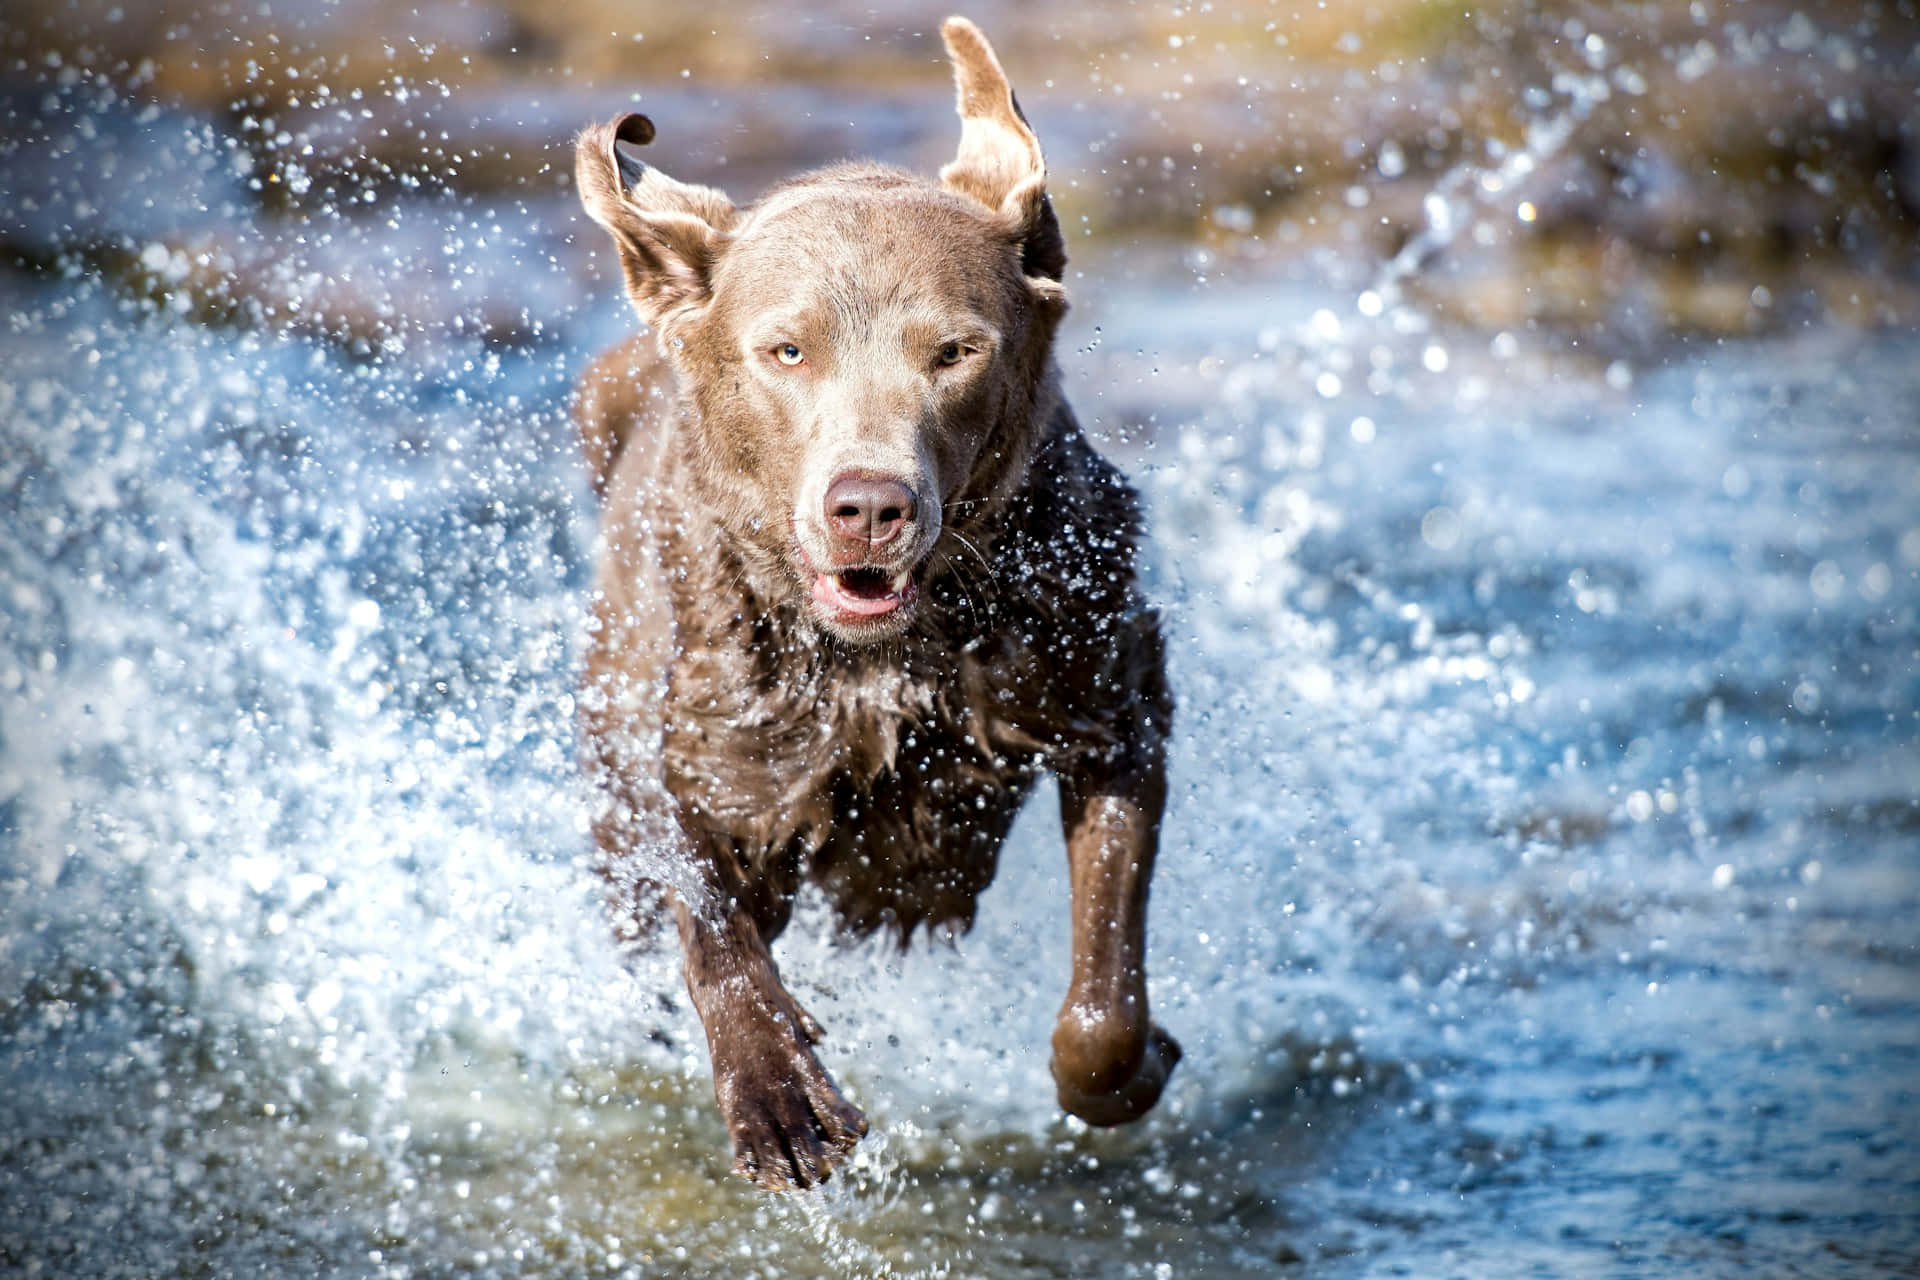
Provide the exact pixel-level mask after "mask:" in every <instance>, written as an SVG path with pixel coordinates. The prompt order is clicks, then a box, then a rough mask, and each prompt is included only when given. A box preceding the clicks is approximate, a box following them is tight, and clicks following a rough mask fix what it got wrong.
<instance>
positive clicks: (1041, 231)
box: [940, 17, 1067, 280]
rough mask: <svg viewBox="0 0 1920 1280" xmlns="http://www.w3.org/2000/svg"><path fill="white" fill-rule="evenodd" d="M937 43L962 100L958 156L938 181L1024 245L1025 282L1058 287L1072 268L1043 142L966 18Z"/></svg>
mask: <svg viewBox="0 0 1920 1280" xmlns="http://www.w3.org/2000/svg"><path fill="white" fill-rule="evenodd" d="M940 35H941V37H942V38H944V39H945V40H946V42H947V56H948V57H949V58H951V59H952V60H953V80H954V85H955V86H956V87H957V88H958V90H959V99H960V101H959V111H960V152H959V154H958V155H956V156H955V157H954V158H953V162H952V163H951V164H949V165H947V166H946V167H945V168H943V169H941V170H940V181H941V183H942V184H944V185H945V186H946V187H947V189H948V190H950V191H957V192H959V193H960V194H962V195H966V196H971V197H972V198H973V199H975V200H978V201H979V202H980V203H981V204H984V205H986V206H987V208H989V209H992V210H993V211H995V212H996V213H998V214H1000V215H1001V216H1002V217H1003V218H1005V219H1006V220H1007V222H1008V224H1009V229H1010V231H1011V232H1012V234H1014V235H1015V236H1016V237H1017V238H1018V239H1019V240H1020V242H1021V246H1022V248H1021V262H1022V266H1023V269H1024V270H1025V271H1026V273H1027V274H1028V275H1030V276H1041V277H1044V278H1046V279H1048V280H1058V279H1060V276H1061V274H1062V273H1063V272H1064V271H1065V270H1066V267H1067V245H1066V240H1065V239H1064V238H1063V237H1062V236H1061V234H1060V220H1059V219H1058V218H1056V217H1055V216H1054V213H1053V201H1051V200H1049V199H1048V198H1047V166H1046V162H1045V161H1044V160H1042V159H1041V157H1040V140H1039V139H1038V138H1036V137H1034V136H1033V130H1032V129H1030V128H1028V127H1027V118H1026V117H1025V116H1024V115H1022V114H1020V104H1019V102H1017V101H1016V100H1015V99H1014V96H1013V86H1012V85H1010V84H1008V83H1007V73H1006V72H1005V71H1002V70H1001V69H1000V59H998V58H996V57H994V55H993V46H992V45H990V44H988V43H987V38H986V37H985V36H983V35H981V34H980V28H978V27H976V26H974V25H973V24H972V23H971V22H969V21H967V20H966V19H965V18H957V17H956V18H948V19H947V20H946V22H944V23H943V24H941V27H940Z"/></svg>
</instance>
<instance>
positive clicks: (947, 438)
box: [576, 18, 1180, 1188]
mask: <svg viewBox="0 0 1920 1280" xmlns="http://www.w3.org/2000/svg"><path fill="white" fill-rule="evenodd" d="M943 34H944V35H945V37H946V44H947V51H948V53H949V55H950V56H951V57H952V59H953V63H954V69H955V75H956V79H957V82H958V85H959V111H960V118H961V125H962V128H961V139H960V150H959V155H958V156H957V157H956V158H955V160H954V161H953V162H952V163H951V164H949V165H947V166H946V167H945V168H944V169H942V170H941V171H940V181H939V182H938V183H937V184H935V183H931V182H927V181H925V180H924V179H921V178H918V177H915V176H913V175H910V174H907V173H902V172H899V171H897V170H893V169H888V168H882V167H880V166H877V165H871V164H858V165H841V166H837V167H834V168H829V169H825V170H822V171H820V172H817V173H812V174H808V175H806V176H804V177H802V178H799V179H797V180H795V181H792V182H790V183H787V184H786V185H783V186H781V187H778V188H776V189H775V190H774V191H772V192H771V193H769V194H768V195H767V196H766V197H765V198H764V199H763V200H762V201H761V202H760V203H759V204H758V205H756V206H754V207H752V208H749V209H736V208H735V207H734V206H733V205H732V204H731V203H730V202H729V201H728V200H727V198H726V196H724V195H722V194H721V193H720V192H718V191H715V190H712V189H710V188H706V187H698V186H690V185H687V184H684V183H680V182H676V181H674V180H673V179H671V178H669V177H666V176H665V175H664V174H661V173H660V172H658V171H657V170H654V169H652V168H649V167H647V166H644V165H642V164H640V163H639V162H637V161H636V160H634V159H632V158H631V157H630V156H628V155H626V154H624V153H622V152H621V151H620V150H619V149H618V147H617V146H616V144H617V143H628V144H643V143H646V142H648V141H650V140H651V139H652V138H653V125H652V124H651V122H649V121H648V120H647V119H646V117H644V116H639V115H626V116H622V117H620V118H619V119H616V120H614V121H612V122H610V123H608V124H605V125H600V126H596V127H594V128H591V129H589V130H587V131H586V133H584V134H583V135H582V136H581V138H580V142H579V148H578V154H577V166H576V173H577V177H578V181H579V184H580V196H581V199H582V201H583V202H584V203H585V205H586V208H587V212H588V213H590V214H591V215H592V216H593V218H594V220H595V221H596V222H598V223H599V224H600V225H601V226H603V227H605V228H606V230H607V231H608V232H609V233H610V234H611V235H612V237H613V241H614V245H615V246H616V248H617V249H618V250H619V254H620V263H621V266H622V268H623V269H624V271H625V274H626V283H627V290H628V292H629V293H630V294H631V296H632V300H633V304H634V306H635V307H636V308H637V309H638V310H639V313H640V315H641V317H642V319H644V320H645V321H646V322H647V323H648V324H649V325H651V326H652V328H653V331H654V341H651V342H643V341H642V340H640V339H638V338H636V339H633V340H630V341H629V342H627V343H626V344H625V345H623V346H621V347H618V348H616V349H615V350H614V351H612V352H609V353H608V354H607V355H606V356H603V357H602V358H601V359H600V360H599V361H598V362H596V364H595V365H594V367H593V368H592V369H591V370H590V371H589V372H588V374H587V376H586V379H585V383H584V385H583V388H582V392H581V396H580V401H579V406H578V407H579V411H580V419H581V424H582V428H583V433H584V436H585V442H586V449H587V453H588V459H589V463H590V465H591V466H592V468H593V472H594V479H595V483H596V485H597V486H598V487H600V488H601V490H602V492H603V495H604V503H605V528H604V541H605V545H604V552H603V558H602V561H601V565H600V573H599V589H598V594H597V608H596V627H595V634H594V636H593V640H592V647H591V653H590V656H589V658H588V666H587V675H586V681H585V687H584V688H583V690H582V699H581V702H582V709H583V718H584V725H585V729H586V732H587V736H588V740H589V742H590V744H591V750H592V758H593V765H594V768H595V771H596V775H597V777H596V781H597V782H598V784H599V786H600V787H601V788H602V790H603V792H604V795H603V799H604V804H603V806H602V809H601V812H600V813H599V814H598V816H597V818H596V827H595V835H596V838H597V839H598V841H599V843H600V846H601V849H602V851H603V854H604V857H605V866H606V869H607V873H608V876H609V878H610V880H611V881H612V883H613V885H614V891H615V895H616V898H617V900H618V901H617V907H618V909H619V910H620V911H621V912H623V913H624V915H625V918H626V919H627V920H628V921H630V922H637V921H638V920H639V919H640V918H642V917H644V916H645V915H646V914H648V913H649V912H651V911H654V910H657V908H658V904H659V903H660V902H661V901H662V900H663V896H664V901H666V902H669V903H671V904H672V907H673V910H674V915H675V918H676V919H677V922H678V925H679V930H680V940H681V944H682V946H683V947H684V949H685V955H686V975H687V988H688V991H689V992H690V993H691V995H692V997H693V1002H694V1005H695V1007H696V1008H697V1009H698V1011H699V1014H700V1018H701V1021H702V1022H703V1023H704V1025H705V1027H706V1032H707V1043H708V1046H709V1048H710V1050H711V1052H712V1058H713V1077H714V1093H715V1095H716V1096H717V1098H718V1100H719V1103H720V1110H721V1113H722V1114H723V1116H724V1117H725V1119H726V1123H727V1128H728V1130H729V1131H730V1133H731V1135H732V1140H733V1150H734V1167H735V1169H736V1170H737V1171H738V1172H740V1173H742V1174H744V1175H745V1176H747V1177H748V1178H751V1179H753V1180H754V1181H756V1182H758V1183H760V1184H761V1185H763V1186H766V1187H773V1188H779V1187H792V1186H799V1187H805V1186H811V1185H813V1184H815V1183H818V1182H821V1181H823V1180H824V1179H825V1178H826V1177H827V1176H828V1174H829V1173H830V1172H831V1170H832V1169H833V1168H834V1166H835V1165H836V1164H837V1163H839V1161H840V1160H841V1159H843V1158H844V1157H845V1155H846V1153H847V1152H848V1151H849V1150H851V1149H852V1147H853V1146H854V1144H855V1143H856V1142H858V1141H859V1138H860V1135H861V1134H862V1133H864V1132H865V1131H866V1118H865V1117H864V1116H863V1115H862V1114H861V1113H860V1111H859V1110H858V1109H857V1108H855V1107H854V1106H852V1105H851V1104H849V1103H848V1102H847V1101H846V1099H845V1098H843V1097H842V1096H841V1095H840V1092H839V1090H838V1089H836V1088H835V1087H834V1084H833V1081H832V1080H831V1079H830V1078H829V1077H828V1075H827V1073H826V1071H825V1070H824V1069H823V1068H822V1067H821V1065H820V1063H819V1061H818V1059H817V1058H816V1057H815V1056H814V1053H813V1050H812V1048H811V1045H812V1044H813V1043H814V1042H815V1041H817V1040H818V1039H819V1038H820V1036H821V1034H822V1032H821V1029H820V1026H819V1024H818V1023H816V1022H815V1021H814V1020H813V1019H812V1018H811V1017H810V1016H809V1015H808V1014H807V1013H806V1011H805V1010H803V1009H802V1008H801V1007H800V1006H799V1004H798V1003H797V1002H795V1000H794V999H793V997H792V996H791V995H790V994H788V992H787V990H786V988H785V987H783V986H782V985H781V982H780V975H779V974H778V972H777V971H776V970H775V968H774V964H773V960H772V958H771V956H770V954H769V952H768V944H769V943H770V942H771V941H772V939H773V938H774V937H775V935H777V934H778V933H779V932H780V930H781V929H782V928H783V927H784V926H785V925H786V923H787V918H788V915H789V913H790V911H791V907H792V901H793V895H794V892H795V890H796V889H797V888H798V886H799V884H800V881H801V880H802V878H807V879H810V880H812V881H814V882H815V883H817V884H818V885H820V886H821V888H822V889H823V890H824V892H825V895H826V897H827V898H828V899H829V900H830V901H831V902H832V904H833V905H834V907H835V908H836V909H837V911H838V914H839V917H840V919H841V921H842V922H843V924H844V926H845V927H846V928H847V929H848V930H849V931H851V932H852V933H855V934H867V933H871V932H873V931H875V930H878V929H882V928H885V929H889V930H894V931H897V933H898V936H899V938H900V940H901V943H902V945H905V943H906V942H907V941H908V939H909V938H910V937H911V935H912V933H913V930H914V929H915V927H916V926H918V925H921V924H925V925H927V926H928V927H929V928H930V929H931V928H933V927H935V926H940V925H957V926H960V927H965V926H966V925H967V924H969V923H971V921H972V918H973V912H974V904H975V898H976V896H977V895H978V894H979V893H980V891H981V890H982V889H984V888H985V887H986V885H987V883H988V882H989V881H990V880H992V879H993V872H994V861H995V858H996V856H997V854H998V852H999V848H1000V843H1001V840H1002V839H1003V838H1004V837H1005V835H1006V833H1007V829H1008V827H1010V826H1011V825H1012V823H1013V818H1014V814H1015V813H1016V812H1017V811H1018V810H1019V808H1020V804H1021V801H1022V799H1023V798H1024V797H1025V796H1026V793H1027V791H1028V790H1029V788H1030V787H1031V786H1032V784H1033V782H1034V780H1035V778H1036V776H1037V775H1038V774H1039V773H1040V771H1041V770H1049V771H1051V772H1052V773H1053V774H1054V775H1055V776H1056V777H1057V778H1058V779H1059V785H1060V803H1061V811H1062V812H1061V819H1062V822H1063V824H1064V825H1065V828H1066V837H1067V852H1068V861H1069V874H1070V876H1071V879H1072V892H1073V974H1072V979H1071V981H1070V983H1069V985H1068V988H1067V996H1066V1003H1065V1004H1064V1005H1063V1006H1062V1008H1061V1010H1060V1015H1059V1021H1058V1023H1057V1025H1056V1028H1055V1030H1054V1033H1053V1059H1052V1067H1053V1075H1054V1079H1055V1081H1056V1083H1057V1084H1058V1088H1059V1097H1060V1104H1061V1106H1063V1107H1065V1108H1066V1109H1067V1110H1068V1111H1070V1112H1072V1113H1073V1114H1075V1115H1077V1116H1080V1117H1081V1118H1082V1119H1084V1120H1086V1121H1087V1122H1088V1123H1089V1124H1096V1125H1109V1124H1119V1123H1122V1122H1124V1121H1128V1120H1132V1119H1135V1118H1137V1117H1139V1116H1140V1115H1142V1114H1144V1113H1145V1112H1146V1111H1147V1110H1148V1109H1149V1108H1151V1107H1152V1106H1153V1104H1154V1103H1155V1101H1156V1100H1157V1099H1158V1098H1159V1096H1160V1091H1161V1088H1162V1086H1163V1085H1164V1084H1165V1083H1166V1079H1167V1074H1168V1073H1169V1072H1170V1071H1172V1069H1173V1066H1174V1064H1175V1063H1176V1062H1177V1061H1178V1060H1179V1057H1180V1050H1179V1047H1178V1046H1177V1045H1176V1044H1175V1043H1174V1041H1173V1040H1172V1038H1171V1037H1169V1036H1168V1035H1167V1034H1166V1033H1165V1032H1163V1031H1162V1030H1161V1029H1160V1028H1159V1027H1157V1026H1155V1025H1154V1024H1153V1023H1152V1022H1151V1021H1150V1020H1149V1018H1148V1016H1147V990H1146V975H1145V968H1144V952H1145V945H1146V909H1147V882H1148V878H1149V877H1150V875H1151V874H1152V871H1153V859H1154V848H1155V843H1156V840H1157V836H1158V829H1159V823H1160V812H1161V807H1162V804H1163V801H1164V797H1165V774H1164V765H1163V749H1164V743H1165V741H1166V736H1167V732H1168V726H1169V722H1170V718H1171V715H1172V699H1171V697H1170V695H1169V693H1168V690H1167V684H1166V678H1165V675H1164V672H1163V670H1162V661H1161V642H1160V634H1159V629H1158V622H1157V619H1156V617H1155V615H1154V613H1153V611H1152V610H1151V609H1149V608H1148V607H1147V606H1146V605H1145V604H1144V603H1143V602H1142V600H1141V598H1140V594H1139V590H1138V588H1137V586H1136V584H1135V576H1134V568H1133V555H1134V543H1135V540H1136V538H1137V536H1138V524H1139V510H1138V499H1137V498H1136V496H1135V494H1134V492H1133V490H1132V489H1130V488H1129V487H1128V486H1127V484H1126V482H1125V481H1124V480H1123V479H1122V478H1121V476H1120V475H1119V473H1118V472H1116V471H1115V470H1114V469H1113V467H1111V466H1110V465H1109V464H1108V463H1107V462H1105V461H1104V460H1103V459H1102V458H1101V457H1100V456H1099V455H1098V454H1097V453H1095V452H1094V450H1093V448H1092V447H1091V446H1090V445H1089V444H1088V443H1087V440H1086V438H1085V437H1084V436H1083V435H1082V434H1081V430H1080V427H1079V424H1078V423H1077V422H1076V421H1075V420H1074V417H1073V414H1072V412H1071V410H1069V409H1068V408H1067V406H1066V404H1065V402H1064V401H1063V400H1062V398H1061V395H1060V389H1059V372H1058V370H1057V368H1056V367H1055V365H1054V362H1053V356H1052V345H1053V336H1054V329H1055V327H1056V326H1057V325H1058V323H1059V321H1060V317H1061V315H1062V313H1063V312H1064V311H1065V310H1066V299H1065V293H1064V291H1063V289H1062V287H1061V284H1060V277H1061V273H1062V270H1063V269H1064V267H1065V265H1066V250H1065V245H1064V243H1063V240H1062V237H1061V234H1060V227H1059V223H1058V222H1057V221H1056V219H1055V217H1054V213H1053V207H1052V205H1051V203H1050V202H1049V200H1048V198H1047V194H1046V188H1045V185H1044V180H1045V171H1044V169H1043V167H1042V164H1041V158H1040V145H1039V143H1038V142H1037V141H1036V140H1035V138H1034V135H1033V133H1032V131H1031V130H1030V129H1029V128H1028V127H1027V123H1026V120H1025V118H1024V117H1023V116H1022V115H1021V113H1020V109H1019V107H1018V105H1017V104H1016V103H1015V101H1014V98H1013V92H1012V90H1011V89H1010V88H1009V87H1008V84H1007V79H1006V75H1005V73H1004V72H1002V70H1001V69H1000V64H999V61H998V60H997V59H996V58H995V57H994V54H993V50H992V49H991V48H990V47H989V46H988V44H987V42H986V39H985V38H984V37H983V36H982V35H981V34H980V32H979V30H978V29H977V28H975V27H974V26H973V24H972V23H970V22H967V21H966V20H964V19H961V18H953V19H949V20H948V21H947V23H946V25H945V27H944V28H943ZM661 850H664V851H665V853H664V855H662V854H661V853H660V852H658V851H661ZM650 851H652V852H650Z"/></svg>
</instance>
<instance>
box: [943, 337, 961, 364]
mask: <svg viewBox="0 0 1920 1280" xmlns="http://www.w3.org/2000/svg"><path fill="white" fill-rule="evenodd" d="M966 358H967V349H966V348H965V347H963V346H961V345H960V344H959V343H957V342H949V343H948V344H947V345H946V346H944V347H942V348H940V363H941V364H959V363H960V362H961V361H962V360H964V359H966Z"/></svg>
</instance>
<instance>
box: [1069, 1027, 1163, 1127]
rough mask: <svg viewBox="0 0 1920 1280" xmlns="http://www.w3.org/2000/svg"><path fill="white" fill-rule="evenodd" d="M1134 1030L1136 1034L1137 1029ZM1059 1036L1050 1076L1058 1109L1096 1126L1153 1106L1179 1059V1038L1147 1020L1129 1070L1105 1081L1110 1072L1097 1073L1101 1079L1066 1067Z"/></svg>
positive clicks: (1136, 1115) (1138, 1114) (1124, 1119)
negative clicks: (1115, 1080) (1136, 1054)
mask: <svg viewBox="0 0 1920 1280" xmlns="http://www.w3.org/2000/svg"><path fill="white" fill-rule="evenodd" d="M1134 1034H1135V1035H1136V1036H1137V1035H1138V1032H1135V1033H1134ZM1059 1039H1060V1037H1059V1036H1058V1035H1057V1034H1056V1036H1055V1052H1054V1062H1053V1079H1054V1085H1055V1088H1056V1089H1057V1091H1058V1093H1059V1096H1060V1106H1061V1109H1062V1110H1064V1111H1066V1112H1068V1113H1070V1114H1072V1115H1075V1116H1078V1117H1079V1118H1080V1119H1082V1120H1084V1121H1086V1122H1087V1123H1088V1124H1090V1125H1094V1126H1096V1127H1105V1126H1108V1125H1116V1124H1126V1123H1127V1122H1128V1121H1131V1120H1138V1119H1139V1118H1140V1117H1141V1116H1143V1115H1145V1114H1147V1112H1149V1111H1151V1110H1153V1104H1154V1103H1156V1102H1158V1101H1160V1092H1161V1090H1163V1089H1165V1088H1166V1087H1167V1077H1168V1076H1170V1075H1172V1074H1173V1069H1174V1067H1175V1066H1176V1065H1177V1064H1178V1063H1179V1061H1180V1043H1179V1041H1177V1040H1175V1039H1174V1038H1173V1037H1172V1036H1170V1035H1168V1034H1167V1033H1166V1032H1165V1031H1163V1030H1162V1029H1161V1028H1160V1025H1159V1024H1158V1023H1151V1024H1149V1026H1148V1028H1147V1039H1146V1044H1145V1045H1144V1046H1143V1047H1142V1048H1141V1050H1140V1056H1139V1058H1138V1060H1137V1062H1136V1063H1135V1064H1134V1065H1133V1069H1132V1071H1131V1072H1129V1073H1128V1074H1127V1075H1126V1076H1124V1077H1123V1078H1121V1079H1120V1080H1119V1081H1118V1082H1117V1083H1112V1084H1111V1085H1109V1083H1108V1082H1109V1081H1110V1080H1111V1078H1112V1075H1113V1074H1115V1073H1114V1072H1111V1071H1109V1072H1100V1073H1098V1075H1099V1076H1101V1077H1105V1078H1104V1079H1101V1078H1097V1077H1095V1078H1090V1077H1089V1075H1088V1073H1086V1072H1085V1071H1073V1070H1069V1069H1067V1068H1066V1067H1065V1065H1064V1064H1063V1061H1062V1056H1061V1053H1060V1045H1059ZM1090 1086H1091V1087H1090ZM1101 1086H1107V1087H1101Z"/></svg>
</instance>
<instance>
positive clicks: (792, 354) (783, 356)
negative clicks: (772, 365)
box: [773, 342, 806, 366]
mask: <svg viewBox="0 0 1920 1280" xmlns="http://www.w3.org/2000/svg"><path fill="white" fill-rule="evenodd" d="M773 357H774V359H776V360H778V361H779V362H780V363H781V364H784V365H789V366H791V365H796V364H799V363H800V362H801V361H802V360H805V359H806V357H805V356H804V355H802V354H801V353H800V348H798V347H796V346H794V345H793V344H792V343H791V342H783V343H781V344H780V345H779V346H777V347H775V348H774V349H773Z"/></svg>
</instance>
